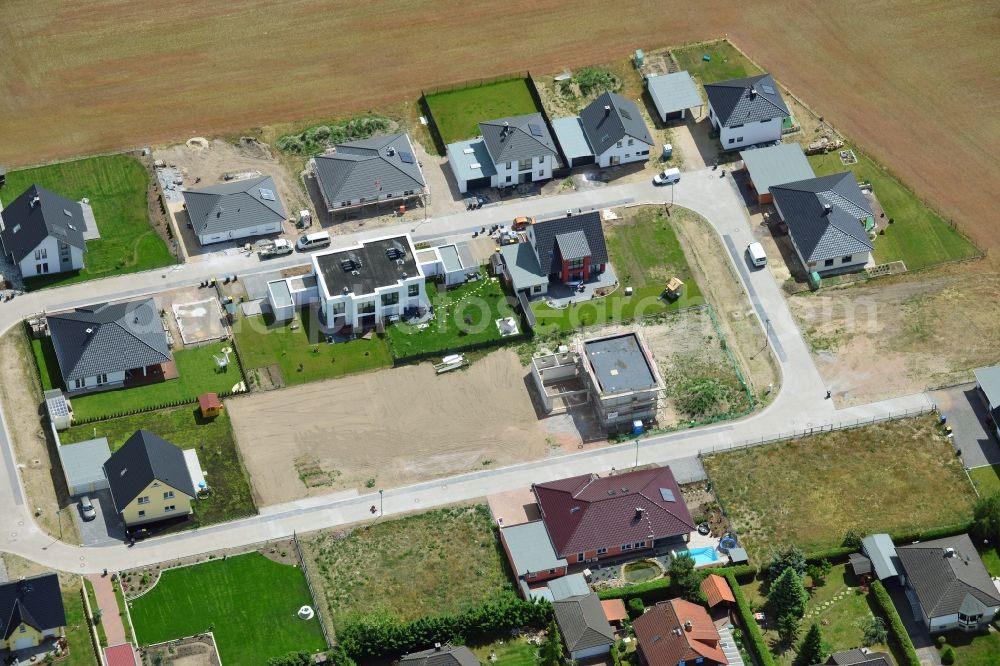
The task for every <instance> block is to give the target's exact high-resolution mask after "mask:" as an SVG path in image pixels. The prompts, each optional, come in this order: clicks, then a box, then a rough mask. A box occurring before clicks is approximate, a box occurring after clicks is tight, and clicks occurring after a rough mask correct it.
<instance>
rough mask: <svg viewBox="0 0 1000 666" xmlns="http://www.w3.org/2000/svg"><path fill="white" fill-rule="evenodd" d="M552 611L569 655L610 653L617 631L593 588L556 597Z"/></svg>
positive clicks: (578, 658) (582, 656) (593, 655)
mask: <svg viewBox="0 0 1000 666" xmlns="http://www.w3.org/2000/svg"><path fill="white" fill-rule="evenodd" d="M552 612H553V615H555V618H556V624H558V625H559V632H560V633H561V634H562V637H563V642H564V643H565V644H566V651H567V652H568V653H569V658H570V659H573V660H580V659H587V658H588V657H596V656H599V655H602V654H607V653H608V652H609V651H610V650H611V646H612V645H614V642H615V631H614V629H612V628H611V624H610V623H609V622H608V618H607V616H605V615H604V607H603V606H601V600H600V599H599V598H598V597H597V595H596V594H594V593H593V592H589V593H588V594H585V595H581V596H576V597H568V598H566V599H560V600H558V601H554V602H552Z"/></svg>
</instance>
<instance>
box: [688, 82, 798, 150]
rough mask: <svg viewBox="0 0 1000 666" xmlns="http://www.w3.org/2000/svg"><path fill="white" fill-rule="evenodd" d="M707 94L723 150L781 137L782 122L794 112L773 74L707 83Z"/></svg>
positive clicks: (709, 115)
mask: <svg viewBox="0 0 1000 666" xmlns="http://www.w3.org/2000/svg"><path fill="white" fill-rule="evenodd" d="M705 95H706V96H707V97H708V117H709V120H711V122H712V126H713V127H715V128H716V129H717V130H719V142H720V143H721V144H722V149H723V150H735V149H737V148H742V147H743V146H753V145H756V144H758V143H767V142H771V141H780V140H781V123H782V121H783V120H784V119H785V118H787V117H788V116H789V115H790V112H789V111H788V106H786V105H785V100H784V99H783V98H782V97H781V93H780V92H778V85H777V84H776V83H775V82H774V79H773V78H771V75H770V74H760V75H758V76H750V77H747V78H745V79H732V80H730V81H719V82H718V83H706V84H705Z"/></svg>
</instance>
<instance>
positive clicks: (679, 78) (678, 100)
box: [646, 72, 704, 122]
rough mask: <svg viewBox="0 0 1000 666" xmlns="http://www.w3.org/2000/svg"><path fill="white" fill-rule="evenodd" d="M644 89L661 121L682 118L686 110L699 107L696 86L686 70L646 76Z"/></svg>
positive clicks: (699, 101) (700, 104)
mask: <svg viewBox="0 0 1000 666" xmlns="http://www.w3.org/2000/svg"><path fill="white" fill-rule="evenodd" d="M646 89H647V90H648V91H649V96H650V98H651V99H652V100H653V105H654V106H656V115H658V116H659V117H660V120H662V121H663V122H668V121H671V120H684V118H686V117H687V110H688V109H693V108H694V107H696V106H697V107H701V106H702V105H703V104H704V102H702V101H701V95H699V94H698V87H697V86H696V85H695V84H694V80H693V79H692V78H691V75H690V74H688V73H687V72H674V73H673V74H662V75H659V76H650V77H647V78H646Z"/></svg>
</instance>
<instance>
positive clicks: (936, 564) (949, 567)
mask: <svg viewBox="0 0 1000 666" xmlns="http://www.w3.org/2000/svg"><path fill="white" fill-rule="evenodd" d="M896 555H897V556H898V557H899V561H900V563H901V564H902V567H903V570H904V572H905V574H906V580H907V584H908V585H909V587H910V588H911V589H912V590H913V592H914V593H915V594H916V597H917V602H918V603H919V604H920V608H921V610H922V611H923V612H924V615H925V617H926V618H927V619H928V621H929V623H930V625H931V626H930V629H931V631H934V619H935V618H941V617H944V616H949V615H955V614H960V615H965V616H967V617H975V616H977V615H978V616H980V617H982V616H983V615H984V614H985V615H986V616H987V617H986V621H987V622H988V621H989V620H990V619H992V616H993V614H994V613H995V612H996V609H997V608H998V607H1000V591H998V590H997V587H996V585H994V583H993V579H992V578H991V577H990V574H989V572H987V571H986V566H985V565H984V564H983V561H982V559H980V557H979V553H978V552H976V548H975V546H974V545H973V544H972V539H970V538H969V535H968V534H959V535H956V536H952V537H946V538H944V539H934V540H933V541H924V542H923V543H914V544H910V545H909V546H899V547H898V548H896Z"/></svg>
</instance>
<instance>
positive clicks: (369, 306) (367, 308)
mask: <svg viewBox="0 0 1000 666" xmlns="http://www.w3.org/2000/svg"><path fill="white" fill-rule="evenodd" d="M358 312H360V313H361V314H372V313H373V312H375V301H365V302H364V303H362V304H361V305H359V306H358Z"/></svg>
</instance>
